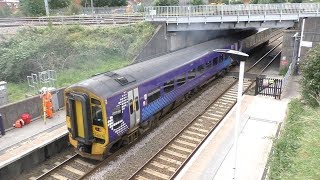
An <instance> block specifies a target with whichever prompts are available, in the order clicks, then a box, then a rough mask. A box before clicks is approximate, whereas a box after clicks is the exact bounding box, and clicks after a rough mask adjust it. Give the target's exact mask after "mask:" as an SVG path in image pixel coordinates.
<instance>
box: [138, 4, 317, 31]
mask: <svg viewBox="0 0 320 180" xmlns="http://www.w3.org/2000/svg"><path fill="white" fill-rule="evenodd" d="M319 16H320V3H299V4H249V5H244V4H237V5H213V6H212V5H203V6H149V7H145V16H144V17H145V20H146V21H157V22H166V23H167V24H177V25H178V24H180V23H182V24H183V23H186V24H191V23H203V24H206V23H241V22H245V23H251V22H267V21H276V22H282V21H290V22H293V21H298V20H299V18H304V17H319ZM288 25H292V23H288ZM269 26H271V27H273V26H274V24H270V25H269Z"/></svg>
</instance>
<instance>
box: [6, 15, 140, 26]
mask: <svg viewBox="0 0 320 180" xmlns="http://www.w3.org/2000/svg"><path fill="white" fill-rule="evenodd" d="M142 20H143V17H142V16H139V15H136V14H127V15H101V14H100V15H94V16H92V15H91V16H88V15H78V16H43V17H20V18H0V27H11V26H21V25H47V24H48V23H52V25H63V24H65V25H67V24H128V23H135V22H138V21H142Z"/></svg>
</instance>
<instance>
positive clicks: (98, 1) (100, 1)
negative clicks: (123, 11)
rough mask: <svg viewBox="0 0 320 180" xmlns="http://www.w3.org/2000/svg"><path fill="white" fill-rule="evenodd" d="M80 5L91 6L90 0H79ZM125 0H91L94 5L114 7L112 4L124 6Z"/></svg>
mask: <svg viewBox="0 0 320 180" xmlns="http://www.w3.org/2000/svg"><path fill="white" fill-rule="evenodd" d="M81 4H82V6H87V7H88V6H91V1H90V0H81ZM126 5H127V1H126V0H93V6H94V7H105V6H109V7H114V6H126Z"/></svg>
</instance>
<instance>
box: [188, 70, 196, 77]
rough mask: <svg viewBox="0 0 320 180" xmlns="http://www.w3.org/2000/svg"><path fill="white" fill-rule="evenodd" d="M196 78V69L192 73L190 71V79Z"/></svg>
mask: <svg viewBox="0 0 320 180" xmlns="http://www.w3.org/2000/svg"><path fill="white" fill-rule="evenodd" d="M195 77H196V69H195V68H193V69H191V70H190V71H188V79H193V78H195Z"/></svg>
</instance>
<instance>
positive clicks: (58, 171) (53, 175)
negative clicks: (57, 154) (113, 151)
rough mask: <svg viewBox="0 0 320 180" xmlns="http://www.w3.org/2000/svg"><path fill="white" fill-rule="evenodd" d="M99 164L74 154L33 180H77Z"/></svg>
mask: <svg viewBox="0 0 320 180" xmlns="http://www.w3.org/2000/svg"><path fill="white" fill-rule="evenodd" d="M100 163H101V162H100V161H95V160H89V159H85V158H83V157H81V156H80V155H78V154H75V155H73V156H71V157H69V158H68V159H67V160H65V161H64V162H62V163H60V164H58V163H57V166H55V167H54V168H52V169H50V170H48V171H47V172H45V173H44V174H42V175H41V176H39V177H37V178H35V179H38V180H40V179H59V180H67V179H79V178H81V177H82V176H84V175H86V174H87V173H89V172H90V171H92V170H93V169H94V168H95V167H96V166H97V165H99V164H100Z"/></svg>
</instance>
